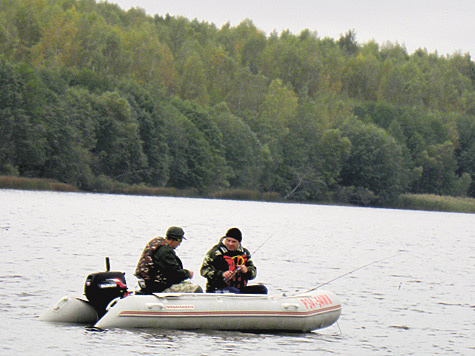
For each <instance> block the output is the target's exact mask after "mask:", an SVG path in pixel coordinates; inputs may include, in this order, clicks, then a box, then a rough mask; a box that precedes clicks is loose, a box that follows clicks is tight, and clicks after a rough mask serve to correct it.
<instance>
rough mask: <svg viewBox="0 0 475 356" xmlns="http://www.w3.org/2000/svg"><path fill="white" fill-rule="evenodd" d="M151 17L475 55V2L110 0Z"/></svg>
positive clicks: (445, 0)
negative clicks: (246, 23)
mask: <svg viewBox="0 0 475 356" xmlns="http://www.w3.org/2000/svg"><path fill="white" fill-rule="evenodd" d="M107 1H108V2H109V3H115V4H118V5H119V6H120V7H121V8H122V9H124V10H128V9H130V8H131V7H139V8H142V9H144V10H145V11H146V13H147V14H148V15H152V16H153V15H155V14H158V15H161V16H164V15H166V14H167V13H168V14H170V15H171V16H183V17H186V18H188V19H189V20H193V19H195V18H196V19H198V21H200V22H201V21H204V22H208V23H210V24H211V23H213V24H215V25H216V27H218V28H221V26H222V25H224V24H225V23H227V22H229V23H230V25H231V26H233V27H235V26H237V25H239V23H241V22H242V21H243V20H245V19H246V18H248V19H250V20H252V22H253V23H254V25H255V26H256V27H257V28H258V29H260V30H262V31H264V32H265V33H266V35H269V34H270V33H271V32H272V31H273V30H276V31H277V33H279V34H280V33H281V32H282V31H284V30H289V31H290V32H292V33H293V34H296V35H298V34H299V33H300V31H302V30H304V29H309V30H310V31H316V32H317V35H318V37H320V38H324V37H331V38H334V39H338V38H339V37H340V35H342V34H345V33H346V32H348V30H354V31H355V32H356V40H357V42H358V43H359V44H363V43H366V42H368V41H371V40H374V41H375V42H377V43H378V44H379V45H383V44H385V43H386V42H388V41H389V42H391V43H393V44H394V43H398V44H400V45H403V46H405V47H406V49H407V51H408V53H413V52H414V51H415V50H416V49H418V48H425V49H427V51H429V52H430V53H432V52H435V51H437V53H438V54H439V55H446V54H453V53H455V52H457V51H460V52H462V54H465V53H467V52H468V53H470V54H471V56H472V58H473V56H474V55H475V0H107Z"/></svg>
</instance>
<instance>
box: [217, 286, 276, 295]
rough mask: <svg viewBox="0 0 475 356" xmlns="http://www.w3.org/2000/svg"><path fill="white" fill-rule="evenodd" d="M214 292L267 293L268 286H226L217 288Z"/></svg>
mask: <svg viewBox="0 0 475 356" xmlns="http://www.w3.org/2000/svg"><path fill="white" fill-rule="evenodd" d="M214 293H234V294H239V293H242V294H267V288H266V286H265V285H263V284H255V285H252V286H245V287H242V288H241V289H238V288H236V287H225V288H221V289H217V290H216V291H214Z"/></svg>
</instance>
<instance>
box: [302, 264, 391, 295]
mask: <svg viewBox="0 0 475 356" xmlns="http://www.w3.org/2000/svg"><path fill="white" fill-rule="evenodd" d="M394 256H396V255H391V256H386V257H384V258H381V259H379V260H377V261H373V262H370V263H367V264H365V265H363V266H360V267H357V268H355V269H352V270H351V271H349V272H346V273H343V274H340V275H339V276H337V277H335V278H332V279H330V280H329V281H326V282H323V283H321V284H319V285H318V286H316V287H314V288H312V289H309V290H306V291H305V292H302V293H299V294H303V293H308V292H311V291H314V290H315V289H318V288H320V287H322V286H324V285H327V284H329V283H331V282H333V281H336V280H337V279H340V278H342V277H345V276H347V275H349V274H351V273H353V272H356V271H359V270H360V269H363V268H366V267H369V266H371V265H374V264H376V263H378V262H381V261H384V260H387V259H388V258H391V257H394Z"/></svg>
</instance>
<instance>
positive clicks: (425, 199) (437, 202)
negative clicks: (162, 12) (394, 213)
mask: <svg viewBox="0 0 475 356" xmlns="http://www.w3.org/2000/svg"><path fill="white" fill-rule="evenodd" d="M397 208H400V209H413V210H430V211H451V212H457V213H475V199H474V198H468V197H449V196H440V195H435V194H403V195H401V197H400V201H399V204H398V206H397Z"/></svg>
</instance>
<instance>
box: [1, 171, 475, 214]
mask: <svg viewBox="0 0 475 356" xmlns="http://www.w3.org/2000/svg"><path fill="white" fill-rule="evenodd" d="M0 189H18V190H37V191H53V192H76V193H80V192H82V193H103V194H124V195H143V196H168V197H188V198H211V199H224V200H250V201H267V202H281V203H292V201H287V200H283V199H282V198H281V197H280V196H279V195H278V194H277V193H260V192H254V191H251V190H245V189H232V190H225V191H221V192H215V193H211V194H208V195H200V194H197V193H196V192H195V191H193V190H180V189H175V188H160V187H147V186H144V185H132V186H131V185H126V184H120V185H114V186H108V187H104V189H101V190H96V191H83V190H80V189H79V188H77V187H75V186H73V185H70V184H66V183H61V182H58V181H55V180H53V179H45V178H26V177H17V176H0ZM296 203H305V204H309V202H296ZM310 204H319V205H324V204H325V205H339V204H338V203H336V202H333V203H326V202H313V203H310ZM385 208H392V209H403V210H425V211H442V212H455V213H469V214H473V213H475V199H474V198H469V197H450V196H439V195H435V194H403V195H401V197H400V199H399V201H398V203H397V204H395V205H394V206H386V207H385Z"/></svg>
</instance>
